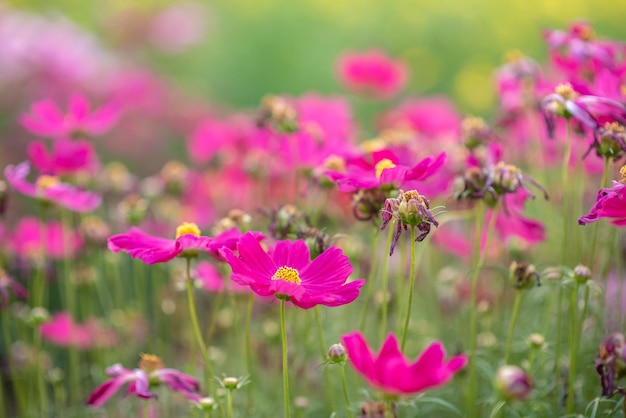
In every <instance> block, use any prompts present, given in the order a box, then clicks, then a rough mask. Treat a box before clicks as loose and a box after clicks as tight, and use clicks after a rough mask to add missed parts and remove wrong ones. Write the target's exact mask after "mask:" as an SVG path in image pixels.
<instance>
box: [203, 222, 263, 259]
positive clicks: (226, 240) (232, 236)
mask: <svg viewBox="0 0 626 418" xmlns="http://www.w3.org/2000/svg"><path fill="white" fill-rule="evenodd" d="M250 234H252V235H253V236H254V237H255V238H256V239H257V241H263V240H264V239H265V235H263V234H262V233H261V232H257V231H251V232H250ZM242 235H243V234H242V232H241V231H240V230H239V229H238V228H236V227H235V228H230V229H227V230H226V231H224V232H220V233H219V234H217V235H216V236H215V237H214V238H211V242H209V245H208V250H207V251H208V252H209V254H211V255H212V256H213V257H214V258H215V259H217V260H219V261H225V260H224V258H223V257H222V254H221V253H220V250H221V249H222V248H229V249H231V250H235V249H237V242H239V239H240V238H241V236H242Z"/></svg>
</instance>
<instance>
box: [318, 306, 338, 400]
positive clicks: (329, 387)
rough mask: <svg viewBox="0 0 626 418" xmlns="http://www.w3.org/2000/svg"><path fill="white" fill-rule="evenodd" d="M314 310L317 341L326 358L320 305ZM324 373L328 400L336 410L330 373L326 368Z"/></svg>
mask: <svg viewBox="0 0 626 418" xmlns="http://www.w3.org/2000/svg"><path fill="white" fill-rule="evenodd" d="M313 310H314V311H315V322H316V324H317V341H319V343H320V354H321V356H322V358H324V357H325V356H326V341H324V333H323V329H322V318H321V315H320V307H319V306H315V308H313ZM322 373H323V374H324V380H325V382H326V391H327V392H328V400H329V402H330V408H331V410H332V411H334V410H335V399H334V396H333V388H332V385H331V383H330V376H329V375H328V371H327V370H326V369H324V371H323V372H322Z"/></svg>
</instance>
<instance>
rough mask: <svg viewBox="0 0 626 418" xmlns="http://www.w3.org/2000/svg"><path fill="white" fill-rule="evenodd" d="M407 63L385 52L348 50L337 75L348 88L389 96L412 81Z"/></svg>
mask: <svg viewBox="0 0 626 418" xmlns="http://www.w3.org/2000/svg"><path fill="white" fill-rule="evenodd" d="M408 76H409V70H408V67H407V65H406V64H405V63H404V62H402V61H398V60H393V59H391V58H389V57H388V56H387V54H386V53H385V52H383V51H379V50H371V51H368V52H364V53H355V52H346V53H344V54H342V55H341V56H340V57H339V59H338V62H337V77H338V78H339V81H340V82H341V84H342V85H343V86H344V87H345V88H346V89H348V90H351V91H356V92H364V93H366V94H371V95H373V96H374V97H376V98H379V99H388V98H391V97H392V96H395V95H396V94H398V93H399V92H400V90H402V89H403V88H404V87H405V86H406V83H407V81H408Z"/></svg>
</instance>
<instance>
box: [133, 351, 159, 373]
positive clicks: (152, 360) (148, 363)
mask: <svg viewBox="0 0 626 418" xmlns="http://www.w3.org/2000/svg"><path fill="white" fill-rule="evenodd" d="M140 357H141V360H139V368H140V369H141V370H143V371H144V372H146V373H152V372H153V371H155V370H159V369H162V368H163V367H164V365H163V362H162V361H161V359H160V358H158V357H157V356H155V355H153V354H146V353H141V354H140Z"/></svg>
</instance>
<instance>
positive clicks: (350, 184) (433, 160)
mask: <svg viewBox="0 0 626 418" xmlns="http://www.w3.org/2000/svg"><path fill="white" fill-rule="evenodd" d="M371 157H372V160H371V161H369V159H368V158H365V157H358V158H354V159H351V160H349V161H347V163H346V171H345V172H338V171H333V170H327V171H326V172H325V173H324V174H326V176H327V177H328V178H329V179H330V180H331V181H332V182H333V183H336V184H337V185H338V186H339V190H341V191H342V192H347V193H350V192H354V191H356V190H358V189H373V188H376V187H381V186H389V187H392V188H398V187H402V188H405V189H411V188H415V185H416V182H419V181H422V180H425V179H427V178H429V177H431V176H432V175H434V174H435V173H436V172H437V171H439V170H440V169H441V167H442V166H443V165H444V164H445V162H446V160H447V154H446V153H445V152H442V153H440V154H439V155H437V156H436V157H435V156H429V157H426V158H424V159H422V160H421V161H419V162H418V163H417V164H416V165H414V166H413V167H407V166H404V165H400V164H397V163H398V157H396V156H395V155H394V153H392V152H391V151H389V150H381V151H375V152H373V153H372V154H371Z"/></svg>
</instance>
